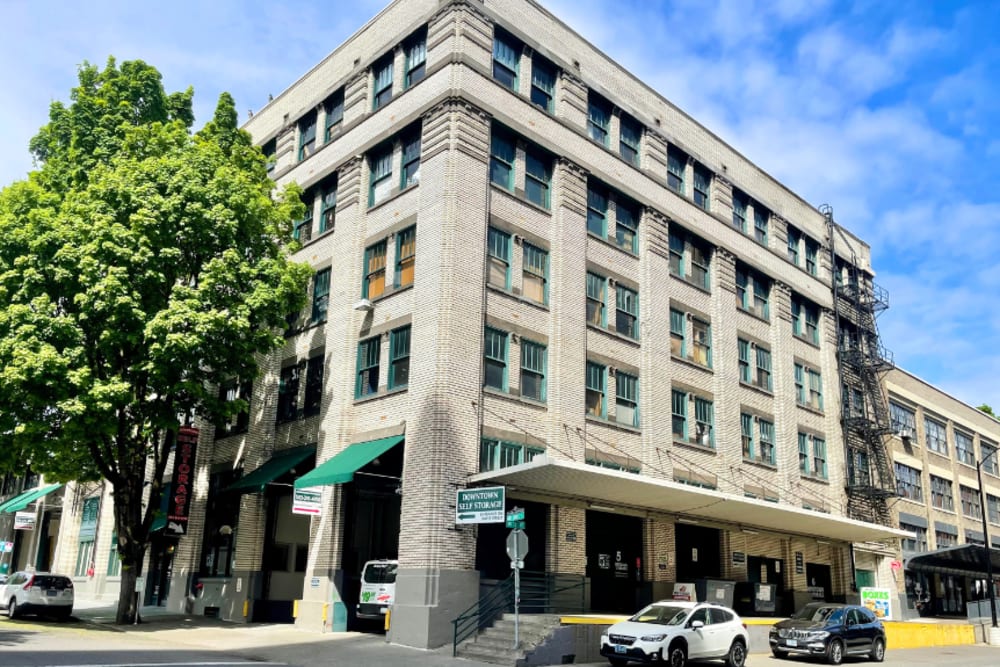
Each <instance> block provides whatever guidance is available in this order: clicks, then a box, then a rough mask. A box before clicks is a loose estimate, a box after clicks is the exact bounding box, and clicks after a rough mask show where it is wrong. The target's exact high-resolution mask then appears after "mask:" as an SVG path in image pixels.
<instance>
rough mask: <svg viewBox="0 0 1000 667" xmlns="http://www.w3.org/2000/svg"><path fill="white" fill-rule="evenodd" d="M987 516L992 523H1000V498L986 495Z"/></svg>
mask: <svg viewBox="0 0 1000 667" xmlns="http://www.w3.org/2000/svg"><path fill="white" fill-rule="evenodd" d="M986 516H988V517H989V520H990V523H1000V498H997V497H996V496H991V495H990V494H988V493H987V494H986Z"/></svg>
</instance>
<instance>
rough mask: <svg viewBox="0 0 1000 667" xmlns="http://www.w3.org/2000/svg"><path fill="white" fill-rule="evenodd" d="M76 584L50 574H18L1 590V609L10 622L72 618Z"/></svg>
mask: <svg viewBox="0 0 1000 667" xmlns="http://www.w3.org/2000/svg"><path fill="white" fill-rule="evenodd" d="M73 599H74V598H73V582H72V580H70V578H69V577H67V576H65V575H62V574H52V573H51V572H15V573H14V574H12V575H10V576H9V577H8V578H7V582H6V583H5V584H4V585H2V586H0V609H6V610H7V616H8V617H9V618H17V617H19V616H21V615H23V614H38V615H40V616H53V617H55V618H69V616H70V614H72V613H73Z"/></svg>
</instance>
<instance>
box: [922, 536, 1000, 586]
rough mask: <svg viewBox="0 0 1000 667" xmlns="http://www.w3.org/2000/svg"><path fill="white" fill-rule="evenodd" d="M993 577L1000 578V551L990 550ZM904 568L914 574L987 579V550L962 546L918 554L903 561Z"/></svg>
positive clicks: (981, 547) (979, 546)
mask: <svg viewBox="0 0 1000 667" xmlns="http://www.w3.org/2000/svg"><path fill="white" fill-rule="evenodd" d="M990 560H992V561H993V576H994V578H996V577H1000V549H997V548H996V547H994V548H992V549H990ZM903 567H904V568H906V569H907V570H911V571H914V572H927V573H929V574H954V575H957V576H960V577H975V578H977V579H985V578H986V549H985V547H983V545H981V544H962V545H959V546H957V547H947V548H945V549H938V550H937V551H929V552H927V553H923V554H916V555H913V556H910V557H909V558H905V559H904V560H903Z"/></svg>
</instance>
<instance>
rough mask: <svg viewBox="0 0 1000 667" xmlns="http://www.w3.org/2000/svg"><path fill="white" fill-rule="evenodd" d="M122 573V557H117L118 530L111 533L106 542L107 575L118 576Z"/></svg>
mask: <svg viewBox="0 0 1000 667" xmlns="http://www.w3.org/2000/svg"><path fill="white" fill-rule="evenodd" d="M121 574H122V559H121V558H119V557H118V531H113V532H112V533H111V542H110V543H109V544H108V576H109V577H120V576H121Z"/></svg>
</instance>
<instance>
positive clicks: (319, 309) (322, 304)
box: [310, 268, 330, 324]
mask: <svg viewBox="0 0 1000 667" xmlns="http://www.w3.org/2000/svg"><path fill="white" fill-rule="evenodd" d="M329 305H330V269H329V268H326V269H323V270H322V271H317V272H316V275H315V276H314V277H313V299H312V315H311V317H310V320H311V321H312V323H313V324H319V323H320V322H326V312H327V309H328V308H329Z"/></svg>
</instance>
